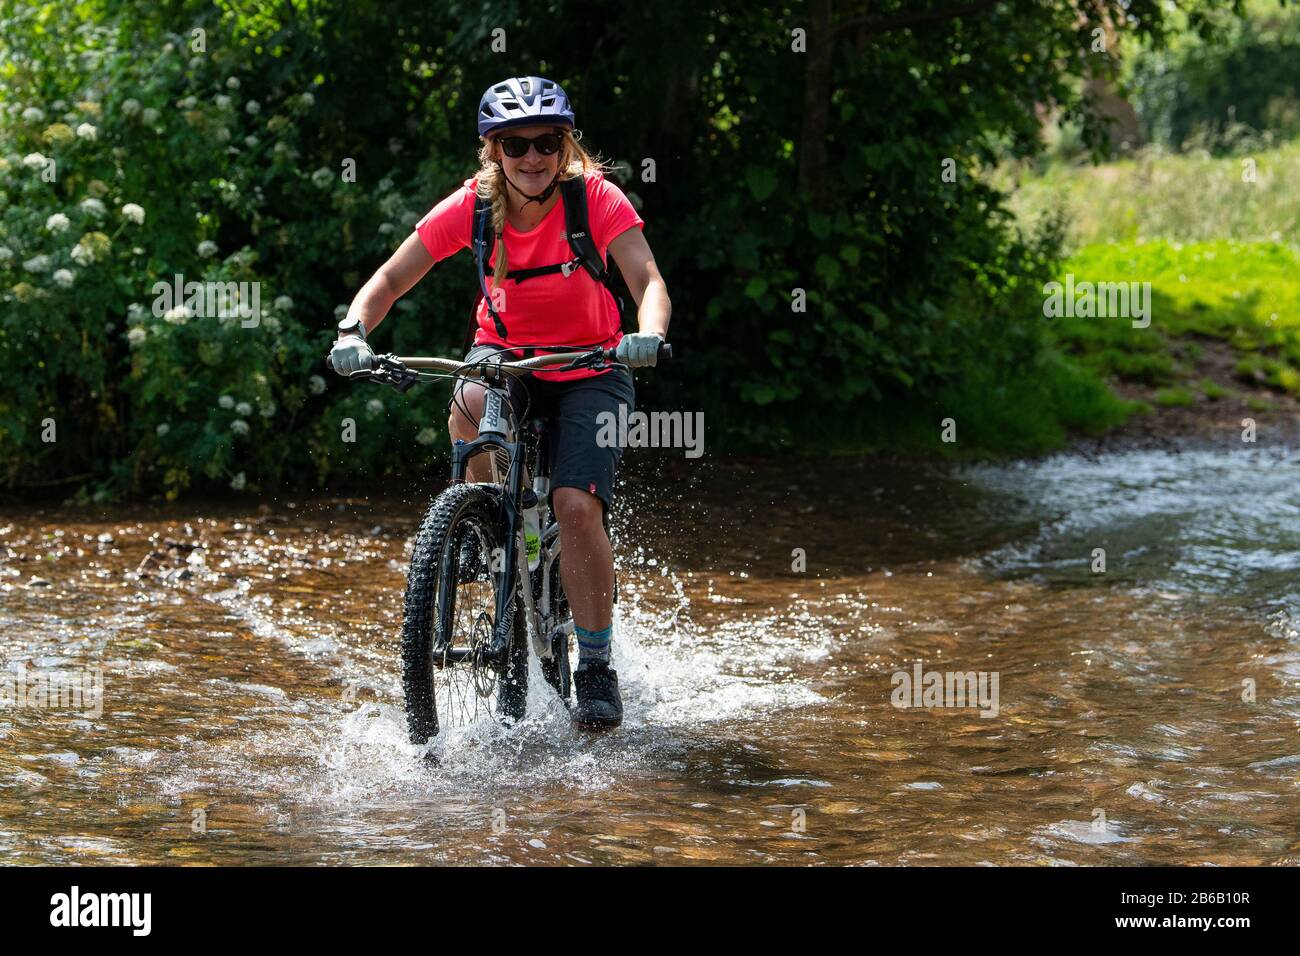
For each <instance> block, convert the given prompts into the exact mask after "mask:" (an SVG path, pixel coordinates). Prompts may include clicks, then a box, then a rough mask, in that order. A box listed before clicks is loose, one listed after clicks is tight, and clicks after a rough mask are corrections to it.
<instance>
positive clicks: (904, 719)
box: [0, 446, 1300, 865]
mask: <svg viewBox="0 0 1300 956" xmlns="http://www.w3.org/2000/svg"><path fill="white" fill-rule="evenodd" d="M690 464H694V465H696V466H697V467H695V468H693V469H690V470H687V469H685V468H683V467H682V466H681V465H676V466H673V467H669V466H668V465H667V464H665V463H664V462H659V463H658V465H657V466H656V467H655V468H651V469H647V474H643V475H642V476H640V477H636V476H632V477H629V478H628V479H627V481H626V483H625V487H624V489H623V492H624V493H623V497H622V500H621V504H620V507H619V509H618V513H617V516H616V520H615V528H616V531H617V539H616V547H617V550H618V552H619V555H620V557H619V580H620V594H621V597H620V603H619V605H618V610H617V629H616V651H615V663H616V666H617V668H618V671H619V674H620V681H621V683H622V685H623V695H624V700H625V704H626V711H627V716H626V722H625V724H624V726H623V727H622V728H621V729H620V730H619V731H617V732H615V733H611V734H605V735H599V736H585V735H583V734H581V733H579V732H577V731H575V730H573V729H571V727H570V726H569V723H568V719H567V715H566V712H565V711H564V709H563V707H562V706H561V705H560V704H559V702H558V701H556V700H555V699H554V698H552V697H549V696H548V694H547V692H546V691H545V690H543V689H542V687H541V681H540V680H536V679H535V680H534V681H533V682H532V683H533V687H534V689H533V691H532V699H531V701H530V705H531V708H530V709H531V711H532V715H531V716H530V717H529V718H528V719H527V720H525V721H524V722H523V723H522V724H521V725H519V726H515V727H512V728H504V727H501V726H498V725H497V724H495V723H494V722H485V723H482V724H479V725H476V726H474V727H471V728H467V729H465V730H463V731H459V732H457V733H455V734H453V735H451V736H449V737H448V739H446V740H442V741H440V742H439V743H437V744H435V745H434V747H433V750H432V751H431V752H423V751H422V750H421V748H417V747H413V746H411V745H410V744H408V743H407V740H406V727H405V719H404V716H403V713H402V704H401V684H400V671H399V667H398V663H397V661H398V657H397V651H398V644H397V632H398V628H399V625H400V614H401V593H402V588H403V584H404V578H403V574H404V567H405V563H406V560H407V555H408V554H409V547H408V544H407V541H408V537H409V536H410V535H411V533H412V531H413V528H414V526H415V525H416V523H417V521H418V518H419V516H420V512H421V511H422V510H423V507H424V505H425V504H426V501H427V499H426V500H421V499H417V498H412V499H411V500H409V501H402V500H386V501H383V502H378V503H373V502H367V501H363V500H360V499H338V498H330V499H327V498H312V499H303V500H289V499H283V500H279V501H275V502H268V503H267V504H265V505H261V506H259V505H257V504H255V503H254V504H249V503H246V502H241V501H233V502H215V503H207V504H203V505H194V504H187V505H183V506H182V505H177V506H168V507H166V508H162V509H157V508H146V507H128V508H118V509H114V510H112V511H109V512H106V513H98V512H93V511H66V512H61V511H59V510H57V509H49V510H46V511H33V510H30V509H29V510H18V509H15V508H9V509H6V510H4V511H3V512H2V513H0V661H3V662H4V663H5V664H6V665H7V666H8V667H9V670H8V671H7V674H8V677H7V678H6V680H7V681H8V684H7V685H6V686H7V687H8V695H9V696H8V698H7V699H6V702H5V704H4V705H3V706H0V861H3V862H6V863H218V864H236V863H240V864H242V863H277V864H297V863H307V864H317V863H379V864H394V863H401V864H409V863H535V864H586V863H669V864H672V863H693V862H718V863H729V864H749V863H797V864H805V863H806V864H828V863H830V864H839V863H858V864H884V865H896V864H937V863H950V864H1042V863H1056V864H1132V863H1147V864H1174V863H1180V864H1181V863H1214V864H1257V863H1267V864H1296V863H1298V862H1300V733H1298V726H1300V631H1298V628H1300V454H1297V453H1296V452H1295V451H1291V450H1287V449H1272V450H1270V449H1262V448H1252V447H1250V446H1243V447H1242V448H1241V449H1240V450H1228V449H1218V450H1204V451H1184V452H1182V453H1172V452H1164V451H1162V452H1119V453H1111V454H1103V455H1091V456H1087V455H1081V454H1071V455H1063V456H1058V457H1054V458H1048V459H1044V460H1041V461H1034V462H1021V463H1012V464H1002V465H975V466H971V465H965V466H956V465H954V466H938V465H925V466H922V465H898V464H886V463H879V462H877V463H870V462H854V461H849V462H839V461H836V462H824V463H821V464H820V465H818V467H817V469H816V471H814V470H813V468H811V467H801V468H798V469H791V468H789V467H786V468H778V467H774V466H773V465H771V464H757V465H755V464H745V463H730V464H713V465H704V464H699V463H696V462H692V463H690ZM659 466H662V467H659ZM650 472H653V474H650ZM169 539H171V540H173V541H175V542H177V543H178V546H177V547H173V548H172V549H171V552H170V553H166V551H167V541H168V540H169ZM191 546H196V547H193V549H192V550H191ZM1098 549H1101V551H1102V552H1104V570H1103V566H1102V563H1101V562H1102V561H1103V555H1102V554H1101V553H1100V552H1099V551H1098ZM151 553H154V554H156V555H157V556H158V560H154V561H149V562H146V566H145V569H144V573H142V574H137V569H138V568H139V566H140V565H141V562H142V561H143V560H144V559H145V558H146V557H147V556H148V555H149V554H151ZM918 668H919V675H920V677H921V681H920V686H918V687H917V688H916V689H915V690H914V691H912V690H910V689H907V688H905V687H904V686H903V685H902V677H901V676H898V677H896V676H895V675H907V676H908V677H914V676H917V675H918V670H917V669H918ZM20 672H21V673H22V675H23V680H24V681H25V682H27V683H26V684H25V686H26V687H27V689H28V691H30V690H31V688H32V687H33V686H35V685H36V678H37V676H38V675H46V676H48V675H61V679H63V680H65V681H76V680H84V681H86V682H87V684H86V685H85V686H86V687H87V689H88V692H87V695H86V696H85V697H84V698H83V699H82V701H81V702H80V705H79V706H74V705H73V704H74V703H75V702H72V701H69V700H64V701H62V702H59V701H53V702H43V701H42V700H41V699H40V698H35V699H34V698H33V697H32V696H31V695H30V694H28V696H27V697H25V698H23V699H22V700H15V697H14V693H15V690H16V688H17V687H18V686H19V685H18V683H17V681H18V678H19V674H20ZM953 672H971V673H976V674H982V675H984V676H983V678H982V679H983V681H984V683H983V684H980V683H979V680H980V679H979V678H976V684H975V687H976V688H982V689H983V690H984V691H985V696H984V698H983V705H982V706H979V701H977V700H975V699H973V698H972V699H966V700H962V699H960V698H957V697H955V696H954V695H953V694H952V693H950V692H949V691H951V690H952V689H954V688H951V687H944V688H943V690H944V693H942V694H940V695H939V696H938V697H937V698H935V697H925V696H924V695H923V694H922V689H921V687H923V686H926V681H927V675H929V674H931V673H936V674H938V675H939V678H938V679H939V680H940V681H941V682H942V680H943V675H945V674H948V673H953ZM995 678H996V690H997V693H996V695H993V694H992V690H993V687H994V686H995V685H994V684H993V680H994V679H995ZM101 680H102V685H97V684H96V681H101ZM96 686H102V694H101V695H99V696H98V697H96V695H95V693H94V692H93V689H94V688H95V687H96ZM905 691H907V692H906V693H905ZM95 701H98V704H99V706H95ZM42 703H44V706H40V705H41V704H42ZM901 703H907V704H909V705H913V706H906V707H903V706H896V705H897V704H901ZM917 704H919V705H921V706H915V705H917ZM20 705H21V706H20ZM941 705H942V706H941Z"/></svg>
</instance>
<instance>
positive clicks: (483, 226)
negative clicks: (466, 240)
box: [470, 194, 506, 341]
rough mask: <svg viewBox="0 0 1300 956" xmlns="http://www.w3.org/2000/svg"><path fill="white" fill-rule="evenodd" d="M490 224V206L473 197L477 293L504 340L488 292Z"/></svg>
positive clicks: (472, 244) (503, 329)
mask: <svg viewBox="0 0 1300 956" xmlns="http://www.w3.org/2000/svg"><path fill="white" fill-rule="evenodd" d="M491 224H492V206H491V204H490V203H488V201H487V200H486V199H484V198H483V197H482V196H479V195H477V194H475V196H474V225H473V232H472V233H471V235H470V248H471V249H472V250H473V252H474V261H475V262H476V263H477V264H478V269H477V271H478V286H479V292H480V294H481V295H482V296H483V301H484V302H485V303H487V310H488V314H489V315H491V316H492V321H493V323H494V324H495V325H496V329H497V336H498V337H499V338H500V339H501V340H502V341H505V340H506V324H505V322H503V321H501V316H500V315H498V314H497V310H496V309H495V308H493V306H492V294H491V293H490V292H488V287H487V279H486V277H485V276H486V274H487V272H488V271H489V270H488V268H487V261H488V256H489V255H490V251H489V249H488V242H489V239H488V236H489V235H490V234H491V232H492V230H491Z"/></svg>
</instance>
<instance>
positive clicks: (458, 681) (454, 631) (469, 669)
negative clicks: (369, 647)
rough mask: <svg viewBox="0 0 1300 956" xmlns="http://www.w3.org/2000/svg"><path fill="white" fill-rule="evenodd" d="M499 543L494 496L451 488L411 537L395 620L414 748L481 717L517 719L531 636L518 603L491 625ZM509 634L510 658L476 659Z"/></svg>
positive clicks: (500, 512)
mask: <svg viewBox="0 0 1300 956" xmlns="http://www.w3.org/2000/svg"><path fill="white" fill-rule="evenodd" d="M504 542H505V522H504V509H503V506H502V502H501V493H500V491H499V490H498V489H497V488H495V487H493V486H491V485H481V484H458V485H453V486H452V487H450V488H448V489H447V490H446V491H444V492H443V493H442V494H441V495H439V496H438V497H437V498H435V499H434V501H433V504H432V505H430V506H429V511H428V514H426V515H425V518H424V522H423V524H421V526H420V530H419V533H418V534H417V535H416V539H415V544H414V546H413V547H412V551H411V567H410V571H409V572H408V574H407V578H406V608H405V613H404V615H403V619H402V683H403V686H404V688H405V691H406V717H407V724H408V727H409V730H410V737H411V742H412V743H416V744H423V743H426V742H428V740H429V739H430V738H431V737H434V736H436V735H437V734H438V733H439V732H445V731H447V730H450V729H454V728H458V727H464V726H468V725H469V724H472V723H475V722H477V721H479V720H481V719H484V718H485V717H504V718H507V719H513V720H518V719H519V718H521V717H523V715H524V704H525V701H526V699H527V696H528V640H527V634H526V633H525V624H524V615H523V611H522V608H520V607H519V603H520V602H519V598H518V594H517V585H515V587H516V594H515V595H514V599H513V600H511V601H510V602H509V603H508V604H507V605H506V607H507V611H506V614H505V618H506V619H505V620H502V621H498V620H496V606H497V600H496V597H497V591H498V589H499V588H500V587H501V586H502V581H503V579H505V578H509V580H511V581H512V582H514V581H515V579H516V577H517V576H516V575H513V574H510V575H505V574H502V573H500V568H499V567H497V564H498V563H499V556H500V555H501V554H502V553H503V552H502V550H501V549H502V548H503V547H504ZM496 633H506V634H509V635H510V640H509V652H508V654H507V661H506V663H505V665H504V666H502V665H495V666H494V665H489V664H485V663H478V661H477V656H476V654H475V651H476V650H478V649H481V648H483V647H486V646H487V645H488V644H489V643H490V642H491V640H492V637H493V635H494V634H496Z"/></svg>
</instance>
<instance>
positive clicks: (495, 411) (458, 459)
mask: <svg viewBox="0 0 1300 956" xmlns="http://www.w3.org/2000/svg"><path fill="white" fill-rule="evenodd" d="M489 376H491V377H489ZM482 382H483V385H484V386H485V388H486V391H485V393H484V396H483V415H482V417H481V418H480V419H479V429H478V432H479V437H478V438H476V439H474V440H473V441H468V442H467V441H457V442H456V443H455V444H454V445H453V446H452V460H451V480H452V482H453V483H455V482H463V481H464V480H465V474H466V471H467V468H468V464H469V460H470V459H471V458H473V457H474V456H475V455H478V454H488V455H495V453H496V452H497V451H498V450H500V451H502V452H504V453H505V455H506V458H507V460H508V461H509V466H508V467H507V469H506V474H505V475H504V476H503V477H502V480H501V482H500V487H501V503H502V506H503V510H504V512H505V513H504V515H503V518H504V522H505V545H504V547H503V549H502V550H503V554H502V559H501V574H502V575H503V579H502V581H501V586H500V587H499V588H497V593H496V608H495V613H496V620H497V621H504V620H506V619H507V614H508V612H509V604H508V602H510V601H513V600H514V594H515V589H516V587H517V586H518V589H519V591H520V592H521V593H522V594H523V595H524V602H523V603H524V612H525V615H526V618H525V620H526V625H527V631H528V635H529V639H530V640H531V641H532V643H533V650H534V651H535V652H536V653H537V655H538V657H541V658H546V659H549V658H550V657H551V656H552V653H551V642H550V640H549V635H546V634H544V633H543V631H544V628H543V620H544V617H549V616H550V615H549V614H546V615H543V614H542V613H541V612H540V611H539V610H538V608H537V606H536V602H535V600H534V596H533V588H532V579H531V577H530V572H529V570H528V557H527V554H526V553H525V551H524V549H523V548H521V547H520V539H521V537H522V530H523V512H524V503H523V498H524V484H525V479H526V475H527V454H526V450H527V446H526V442H525V441H524V440H523V439H522V438H520V437H519V434H518V424H517V423H516V421H515V414H514V408H513V406H512V405H511V402H510V393H509V390H508V388H507V386H506V382H505V381H504V376H502V374H501V373H500V371H499V370H498V371H497V373H496V374H495V375H491V370H490V369H489V370H485V372H484V375H483V377H482ZM542 437H543V441H542V442H541V448H540V456H541V457H540V464H541V467H539V469H538V476H537V482H536V483H537V484H541V485H542V487H541V488H534V491H536V492H537V494H538V498H539V499H542V500H544V498H545V494H546V490H547V489H546V487H545V484H544V483H545V482H547V481H548V480H549V476H548V471H549V469H547V468H546V467H545V455H546V446H545V440H544V436H542ZM542 530H543V531H547V530H549V528H544V529H542ZM542 537H543V540H542V542H541V554H540V556H539V557H540V558H541V563H540V564H539V565H538V567H539V569H542V570H543V572H544V574H545V572H549V570H550V566H551V564H552V563H553V562H554V560H555V556H554V555H552V554H550V550H551V549H549V548H548V547H547V545H546V541H545V537H546V536H545V534H543V536H542ZM552 537H553V538H554V542H555V547H554V552H555V555H558V553H559V536H558V535H552ZM543 581H544V584H543V597H542V601H543V607H544V609H545V610H546V611H549V598H550V595H549V594H548V593H547V592H549V591H550V578H549V575H546V576H544V577H543ZM455 586H456V583H455V581H454V580H449V576H448V575H443V576H442V578H441V579H440V580H439V582H438V600H439V601H440V602H445V601H450V600H451V596H452V594H451V592H452V589H454V588H455ZM442 606H444V607H445V606H446V605H445V604H443V605H442ZM449 637H450V636H449V635H448V638H449ZM510 639H511V634H510V632H509V630H508V629H507V628H502V627H499V626H498V627H496V628H494V630H493V634H492V641H491V643H490V644H489V646H488V647H487V648H486V649H485V650H484V652H483V659H484V660H485V661H486V662H491V663H497V664H500V663H503V662H504V661H505V660H506V658H507V654H508V651H509V644H510ZM447 650H448V648H446V647H442V648H438V647H435V648H434V657H435V659H437V656H438V654H439V652H446V651H447Z"/></svg>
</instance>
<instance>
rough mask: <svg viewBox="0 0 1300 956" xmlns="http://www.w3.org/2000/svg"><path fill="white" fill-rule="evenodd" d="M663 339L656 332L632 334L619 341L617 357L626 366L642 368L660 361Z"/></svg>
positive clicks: (615, 353)
mask: <svg viewBox="0 0 1300 956" xmlns="http://www.w3.org/2000/svg"><path fill="white" fill-rule="evenodd" d="M663 341H664V340H663V337H662V336H660V335H656V334H655V333H654V332H631V333H629V334H627V335H625V336H623V338H622V339H620V340H619V343H618V349H617V350H616V351H615V352H614V355H615V357H616V358H617V359H618V360H619V361H620V362H622V363H623V364H624V365H628V366H631V367H632V368H641V367H643V366H646V365H654V364H655V363H656V362H658V361H659V346H660V345H662V344H663Z"/></svg>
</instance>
